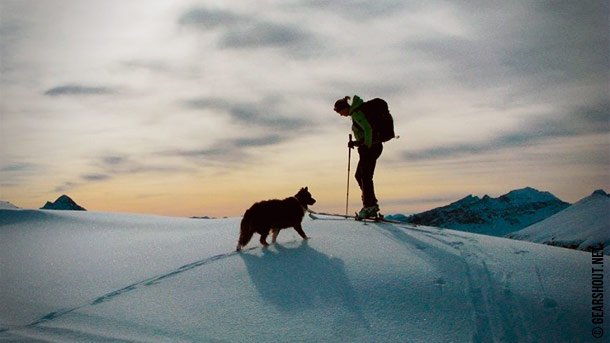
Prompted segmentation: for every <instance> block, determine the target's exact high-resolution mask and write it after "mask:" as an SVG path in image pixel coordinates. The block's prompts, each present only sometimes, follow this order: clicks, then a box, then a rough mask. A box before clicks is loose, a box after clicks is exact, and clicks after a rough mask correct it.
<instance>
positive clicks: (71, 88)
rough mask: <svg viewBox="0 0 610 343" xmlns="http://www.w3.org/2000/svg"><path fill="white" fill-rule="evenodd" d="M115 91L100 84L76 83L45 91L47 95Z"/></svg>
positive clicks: (79, 94) (78, 94)
mask: <svg viewBox="0 0 610 343" xmlns="http://www.w3.org/2000/svg"><path fill="white" fill-rule="evenodd" d="M114 93H116V91H115V90H113V89H111V88H108V87H100V86H82V85H78V84H68V85H62V86H57V87H53V88H51V89H49V90H47V91H46V92H44V94H45V95H48V96H64V95H68V96H85V95H108V94H114Z"/></svg>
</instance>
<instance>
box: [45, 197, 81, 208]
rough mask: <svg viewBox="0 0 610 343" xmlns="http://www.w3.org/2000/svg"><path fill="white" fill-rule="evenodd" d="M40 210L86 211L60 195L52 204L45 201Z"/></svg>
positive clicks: (68, 198)
mask: <svg viewBox="0 0 610 343" xmlns="http://www.w3.org/2000/svg"><path fill="white" fill-rule="evenodd" d="M40 209H41V210H61V211H86V209H85V208H84V207H82V206H80V205H79V204H77V203H76V202H75V201H74V200H72V199H71V198H70V197H69V196H67V195H65V194H64V195H62V196H60V197H59V198H57V200H55V201H54V202H50V201H47V203H46V204H45V205H44V206H43V207H41V208H40Z"/></svg>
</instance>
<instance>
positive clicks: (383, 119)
mask: <svg viewBox="0 0 610 343" xmlns="http://www.w3.org/2000/svg"><path fill="white" fill-rule="evenodd" d="M360 110H361V111H362V112H364V116H365V117H366V120H368V121H369V124H371V127H372V128H373V141H374V142H387V141H389V140H390V139H392V138H394V137H396V134H395V133H394V119H393V118H392V115H391V114H390V110H389V109H388V103H387V102H385V100H383V99H380V98H375V99H372V100H369V101H366V102H364V103H363V104H362V105H361V106H360Z"/></svg>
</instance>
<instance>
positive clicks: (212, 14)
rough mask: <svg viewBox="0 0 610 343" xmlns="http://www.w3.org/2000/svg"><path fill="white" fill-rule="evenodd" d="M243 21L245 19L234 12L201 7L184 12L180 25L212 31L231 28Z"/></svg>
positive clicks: (179, 21) (179, 20)
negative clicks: (219, 28)
mask: <svg viewBox="0 0 610 343" xmlns="http://www.w3.org/2000/svg"><path fill="white" fill-rule="evenodd" d="M243 20H244V18H242V17H241V16H239V15H237V14H235V13H233V12H229V11H224V10H217V9H208V8H200V7H199V8H192V9H190V10H188V11H186V12H184V13H183V14H182V15H181V16H180V18H179V19H178V24H180V25H184V26H192V27H196V28H198V29H201V30H210V29H215V28H217V27H226V26H231V25H234V24H237V23H239V22H241V21H243Z"/></svg>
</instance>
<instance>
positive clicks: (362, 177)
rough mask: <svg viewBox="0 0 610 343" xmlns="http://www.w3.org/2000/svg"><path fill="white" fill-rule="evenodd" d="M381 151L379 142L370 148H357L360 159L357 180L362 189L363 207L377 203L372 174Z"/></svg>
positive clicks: (381, 147)
mask: <svg viewBox="0 0 610 343" xmlns="http://www.w3.org/2000/svg"><path fill="white" fill-rule="evenodd" d="M382 151H383V145H382V144H381V143H378V144H374V145H373V146H372V147H371V148H370V149H369V148H367V147H360V148H358V153H359V154H360V161H359V162H358V169H357V171H356V173H357V176H356V178H357V180H358V184H359V185H360V189H361V190H362V204H363V206H364V207H371V206H375V205H377V197H376V196H375V185H374V183H373V176H374V175H375V167H376V166H377V159H378V158H379V156H380V155H381V152H382Z"/></svg>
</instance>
